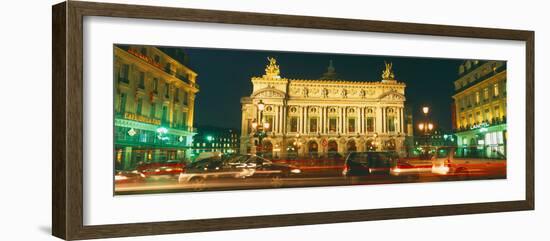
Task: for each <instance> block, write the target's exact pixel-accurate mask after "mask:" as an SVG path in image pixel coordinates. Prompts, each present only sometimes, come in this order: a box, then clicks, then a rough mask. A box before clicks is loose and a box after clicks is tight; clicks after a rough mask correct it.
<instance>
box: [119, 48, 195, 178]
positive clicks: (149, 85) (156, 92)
mask: <svg viewBox="0 0 550 241" xmlns="http://www.w3.org/2000/svg"><path fill="white" fill-rule="evenodd" d="M185 61H186V56H185V54H184V53H183V52H181V51H179V50H175V49H161V48H156V47H151V46H129V45H116V46H115V47H114V73H113V75H114V76H113V78H114V96H115V98H114V115H115V118H114V127H115V128H114V132H115V133H114V135H115V137H114V138H115V147H114V160H115V168H116V169H117V170H128V169H133V168H135V167H136V165H137V164H138V163H140V162H163V161H167V160H184V159H186V158H188V157H189V155H190V152H189V151H188V148H189V147H191V146H192V141H193V135H195V134H196V130H195V129H194V128H193V115H194V102H195V94H196V93H197V92H198V91H199V87H198V85H197V83H196V78H197V73H195V72H194V71H193V70H191V69H190V68H188V67H187V66H185V65H184V64H183V63H184V62H185Z"/></svg>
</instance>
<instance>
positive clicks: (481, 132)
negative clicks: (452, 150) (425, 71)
mask: <svg viewBox="0 0 550 241" xmlns="http://www.w3.org/2000/svg"><path fill="white" fill-rule="evenodd" d="M458 72H459V78H458V79H457V80H456V81H454V87H455V92H456V93H455V95H454V96H453V100H454V105H453V106H454V110H453V111H454V113H453V116H454V117H453V119H454V120H453V121H454V122H455V123H454V127H455V128H456V130H455V134H456V137H457V144H458V147H459V154H461V155H465V156H479V157H489V158H505V157H506V140H507V128H506V62H504V61H471V60H468V61H465V62H464V63H463V64H462V65H460V67H459V71H458Z"/></svg>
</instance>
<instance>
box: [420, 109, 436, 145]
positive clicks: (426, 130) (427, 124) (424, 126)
mask: <svg viewBox="0 0 550 241" xmlns="http://www.w3.org/2000/svg"><path fill="white" fill-rule="evenodd" d="M422 113H424V121H423V122H421V123H419V124H418V129H419V130H420V131H422V134H423V135H424V138H425V142H424V145H428V138H429V135H430V132H431V131H432V130H433V129H434V124H433V123H432V122H431V121H430V120H429V118H428V113H430V107H428V106H424V107H422Z"/></svg>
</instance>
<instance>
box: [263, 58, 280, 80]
mask: <svg viewBox="0 0 550 241" xmlns="http://www.w3.org/2000/svg"><path fill="white" fill-rule="evenodd" d="M267 60H268V61H269V64H268V65H267V67H265V76H267V77H276V78H279V77H280V76H279V74H280V73H281V71H280V70H279V65H277V60H276V59H275V58H272V57H267Z"/></svg>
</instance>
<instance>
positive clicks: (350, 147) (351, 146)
mask: <svg viewBox="0 0 550 241" xmlns="http://www.w3.org/2000/svg"><path fill="white" fill-rule="evenodd" d="M346 151H347V152H348V153H349V152H352V151H357V145H356V144H355V140H349V141H348V143H347V144H346Z"/></svg>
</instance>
